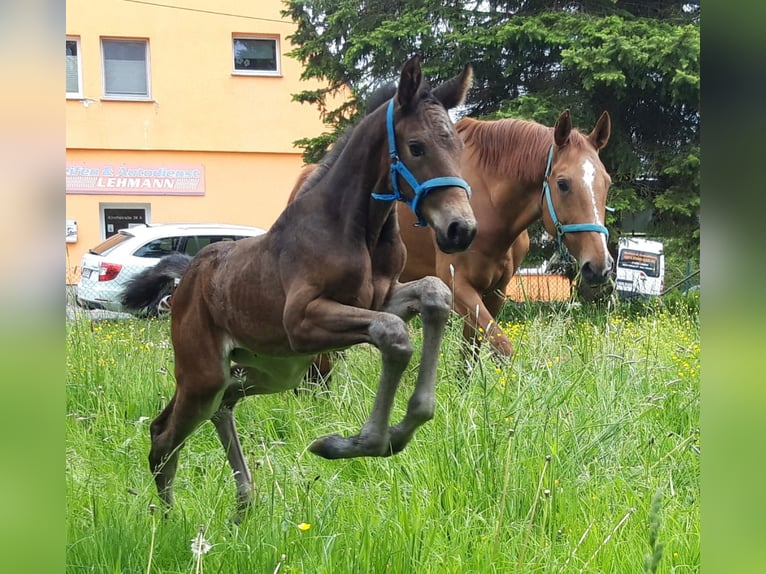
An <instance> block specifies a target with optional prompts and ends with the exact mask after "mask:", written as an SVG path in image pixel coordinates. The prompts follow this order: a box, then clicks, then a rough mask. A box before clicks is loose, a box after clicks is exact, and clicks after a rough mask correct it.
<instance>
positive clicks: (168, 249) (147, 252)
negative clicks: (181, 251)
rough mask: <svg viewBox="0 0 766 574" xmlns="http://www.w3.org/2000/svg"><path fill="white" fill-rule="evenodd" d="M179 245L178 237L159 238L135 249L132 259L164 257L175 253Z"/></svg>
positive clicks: (179, 239)
mask: <svg viewBox="0 0 766 574" xmlns="http://www.w3.org/2000/svg"><path fill="white" fill-rule="evenodd" d="M180 244H181V238H180V237H161V238H160V239H154V240H152V241H150V242H149V243H147V244H146V245H143V246H141V247H139V248H138V249H136V250H135V251H134V252H133V257H165V255H170V254H171V253H176V252H177V251H178V246H179V245H180Z"/></svg>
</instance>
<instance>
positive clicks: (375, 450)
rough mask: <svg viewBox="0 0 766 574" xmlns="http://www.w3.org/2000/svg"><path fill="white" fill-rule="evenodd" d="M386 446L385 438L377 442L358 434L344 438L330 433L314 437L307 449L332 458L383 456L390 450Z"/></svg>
mask: <svg viewBox="0 0 766 574" xmlns="http://www.w3.org/2000/svg"><path fill="white" fill-rule="evenodd" d="M384 444H385V447H386V448H384ZM387 447H388V441H387V440H386V441H385V443H382V442H381V443H380V444H378V441H370V440H365V439H362V438H360V437H358V436H352V437H348V438H346V437H342V436H340V435H337V434H331V435H327V436H323V437H321V438H318V439H316V440H315V441H314V442H312V443H311V445H309V450H310V451H311V452H313V453H314V454H316V455H318V456H321V457H323V458H327V459H330V460H333V459H336V458H355V457H357V456H385V455H386V454H387V453H388V451H390V448H387Z"/></svg>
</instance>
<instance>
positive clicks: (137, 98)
mask: <svg viewBox="0 0 766 574" xmlns="http://www.w3.org/2000/svg"><path fill="white" fill-rule="evenodd" d="M99 40H100V42H99V43H100V45H101V92H102V95H101V99H102V100H110V101H127V102H151V101H153V100H152V74H151V61H150V57H149V55H150V50H149V39H148V38H134V37H122V36H120V37H115V36H102V37H101V38H100V39H99ZM105 42H125V43H127V42H141V43H143V45H144V68H145V71H146V95H143V94H141V95H133V94H116V93H111V94H110V93H108V92H107V91H106V57H105V56H106V55H105V53H104V43H105Z"/></svg>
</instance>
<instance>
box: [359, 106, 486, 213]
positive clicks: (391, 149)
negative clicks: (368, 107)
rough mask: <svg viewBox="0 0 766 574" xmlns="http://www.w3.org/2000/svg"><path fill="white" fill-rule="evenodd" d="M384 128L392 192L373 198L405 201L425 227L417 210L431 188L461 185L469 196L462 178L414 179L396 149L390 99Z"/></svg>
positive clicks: (467, 188)
mask: <svg viewBox="0 0 766 574" xmlns="http://www.w3.org/2000/svg"><path fill="white" fill-rule="evenodd" d="M386 128H387V130H388V153H389V155H390V156H391V185H392V186H393V188H394V192H393V193H373V194H372V197H373V198H374V199H378V200H381V201H394V200H398V201H403V202H404V203H406V204H407V205H408V206H409V207H410V209H412V212H413V213H414V214H415V217H417V218H418V222H417V223H416V224H415V225H417V226H418V227H425V226H426V220H425V219H423V217H422V216H421V215H420V212H419V211H418V207H419V205H420V201H421V200H422V199H423V198H424V197H425V196H426V195H428V194H429V193H430V192H431V191H432V190H434V189H436V188H439V187H462V188H463V189H464V190H465V192H466V193H467V194H468V197H469V198H470V197H471V186H470V185H468V182H467V181H465V180H464V179H461V178H459V177H435V178H433V179H429V180H427V181H424V182H423V183H418V180H417V179H415V176H414V175H412V172H411V171H410V170H409V169H408V168H407V166H406V165H404V162H402V161H401V160H400V159H399V154H398V153H397V151H396V136H395V135H394V100H393V99H392V100H390V101H389V102H388V111H387V112H386ZM399 176H401V177H402V178H404V180H405V181H406V182H407V183H408V184H409V185H410V187H411V188H412V190H413V191H414V192H415V195H414V197H413V198H412V200H410V199H407V198H406V197H404V196H403V195H402V192H401V190H400V189H399Z"/></svg>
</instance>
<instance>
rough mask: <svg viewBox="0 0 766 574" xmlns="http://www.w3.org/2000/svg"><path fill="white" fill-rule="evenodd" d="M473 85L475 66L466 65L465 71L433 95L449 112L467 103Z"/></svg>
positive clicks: (437, 89) (445, 83) (436, 89)
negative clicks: (467, 96)
mask: <svg viewBox="0 0 766 574" xmlns="http://www.w3.org/2000/svg"><path fill="white" fill-rule="evenodd" d="M472 83H473V66H471V64H466V65H465V67H464V68H463V71H462V72H461V73H460V74H458V75H457V76H455V77H454V78H451V79H449V80H447V81H446V82H444V83H443V84H442V85H441V86H439V87H438V88H435V89H434V90H433V91H432V92H431V93H432V94H433V95H434V96H436V99H437V100H439V101H440V102H441V103H442V105H444V107H445V108H447V109H448V110H451V109H452V108H456V107H457V106H459V105H460V104H462V103H463V102H464V101H465V96H466V94H467V93H468V90H469V89H470V88H471V84H472Z"/></svg>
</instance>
